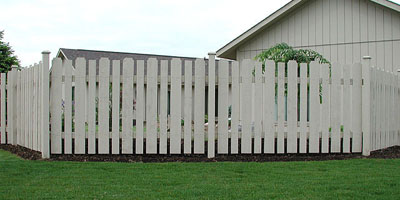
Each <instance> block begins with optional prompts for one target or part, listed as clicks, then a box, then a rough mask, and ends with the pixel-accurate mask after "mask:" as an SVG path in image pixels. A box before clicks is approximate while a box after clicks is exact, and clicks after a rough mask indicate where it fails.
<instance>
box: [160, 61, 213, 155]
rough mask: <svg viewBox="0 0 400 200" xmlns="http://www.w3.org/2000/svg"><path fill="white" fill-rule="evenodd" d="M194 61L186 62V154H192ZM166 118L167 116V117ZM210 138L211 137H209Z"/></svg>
mask: <svg viewBox="0 0 400 200" xmlns="http://www.w3.org/2000/svg"><path fill="white" fill-rule="evenodd" d="M192 68H193V62H192V61H185V85H184V88H185V95H184V96H185V100H184V105H185V107H184V133H185V135H184V153H185V154H191V153H192V106H193V105H192V101H193V98H192V90H193V87H192V77H193V74H192ZM165 117H166V116H165ZM209 138H210V137H209Z"/></svg>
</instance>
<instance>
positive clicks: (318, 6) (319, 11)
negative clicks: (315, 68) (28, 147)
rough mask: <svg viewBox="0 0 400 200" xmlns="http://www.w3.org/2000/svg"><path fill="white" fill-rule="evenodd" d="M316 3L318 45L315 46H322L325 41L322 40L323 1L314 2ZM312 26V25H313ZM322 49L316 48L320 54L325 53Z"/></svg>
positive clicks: (316, 36)
mask: <svg viewBox="0 0 400 200" xmlns="http://www.w3.org/2000/svg"><path fill="white" fill-rule="evenodd" d="M314 3H315V18H316V19H315V22H316V24H315V38H316V41H315V42H316V43H315V44H317V45H321V44H322V43H323V40H322V36H323V17H321V16H323V15H322V13H323V7H322V6H323V4H322V3H323V1H314ZM317 16H318V17H317ZM311 26H312V25H311ZM322 49H323V48H322V47H321V46H317V47H316V50H317V51H318V52H319V53H323V52H322Z"/></svg>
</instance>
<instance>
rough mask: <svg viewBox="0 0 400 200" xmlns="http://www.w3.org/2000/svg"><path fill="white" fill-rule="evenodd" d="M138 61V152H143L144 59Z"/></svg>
mask: <svg viewBox="0 0 400 200" xmlns="http://www.w3.org/2000/svg"><path fill="white" fill-rule="evenodd" d="M136 62H137V84H136V89H137V96H136V144H135V147H136V154H143V132H144V127H143V122H144V119H145V118H144V106H145V97H144V95H145V93H144V61H143V60H138V61H136Z"/></svg>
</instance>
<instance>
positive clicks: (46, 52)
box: [42, 50, 51, 54]
mask: <svg viewBox="0 0 400 200" xmlns="http://www.w3.org/2000/svg"><path fill="white" fill-rule="evenodd" d="M50 53H51V52H50V51H49V50H44V51H42V54H50Z"/></svg>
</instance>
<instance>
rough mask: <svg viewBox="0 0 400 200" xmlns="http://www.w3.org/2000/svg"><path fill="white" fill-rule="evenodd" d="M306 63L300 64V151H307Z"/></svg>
mask: <svg viewBox="0 0 400 200" xmlns="http://www.w3.org/2000/svg"><path fill="white" fill-rule="evenodd" d="M307 83H308V81H307V64H305V63H302V64H300V148H299V149H300V153H307V121H308V120H307Z"/></svg>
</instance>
